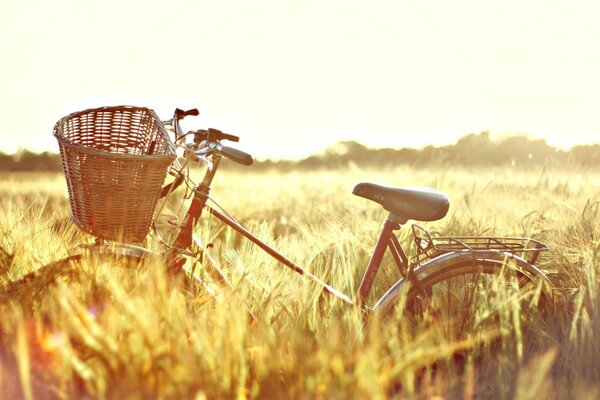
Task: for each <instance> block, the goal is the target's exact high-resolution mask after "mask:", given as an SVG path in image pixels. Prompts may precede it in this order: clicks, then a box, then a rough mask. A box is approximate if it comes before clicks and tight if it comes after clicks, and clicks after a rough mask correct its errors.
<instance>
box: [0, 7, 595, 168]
mask: <svg viewBox="0 0 600 400" xmlns="http://www.w3.org/2000/svg"><path fill="white" fill-rule="evenodd" d="M598 20H600V2H597V1H579V0H571V1H559V0H529V1H522V0H519V1H517V0H498V1H492V0H453V1H445V0H444V1H442V0H438V1H431V0H421V1H418V0H414V1H410V0H394V1H392V0H390V1H387V0H372V1H364V0H362V1H354V0H320V1H313V0H302V1H300V0H295V1H292V0H290V1H282V0H253V1H240V0H238V1H231V0H211V1H204V0H199V1H193V0H187V1H186V0H170V1H168V2H167V1H161V2H158V1H153V0H145V1H138V0H134V1H129V0H117V1H115V0H102V1H99V0H77V1H72V0H53V1H40V0H2V2H1V3H0V52H1V57H0V66H1V71H2V73H1V74H0V119H1V121H2V125H3V129H1V130H0V151H2V152H8V153H12V152H15V151H17V150H19V149H23V148H27V149H30V150H33V151H45V150H51V151H58V147H57V145H56V142H55V140H54V137H53V136H52V127H53V125H54V123H55V122H56V121H57V120H58V119H60V118H61V117H62V116H64V115H67V114H69V113H71V112H73V111H79V110H83V109H86V108H91V107H100V106H110V105H122V104H129V105H137V106H144V107H148V108H152V109H154V110H155V111H156V112H157V113H158V114H159V115H160V116H161V117H164V118H165V119H168V118H169V117H170V116H171V115H172V112H173V110H174V108H175V107H179V108H194V107H197V108H198V109H199V110H200V112H201V115H200V117H196V118H193V119H192V118H189V121H186V123H185V125H184V128H186V129H198V128H206V127H214V128H218V129H221V130H223V131H225V132H228V133H232V134H235V135H238V136H240V137H241V141H240V143H239V144H238V145H236V146H238V147H239V148H241V149H243V150H246V151H248V152H250V153H252V154H254V155H255V156H257V157H258V158H265V157H270V158H301V157H304V156H307V155H309V154H312V153H314V152H316V151H319V150H321V149H323V148H325V147H327V146H329V145H331V144H333V143H335V142H338V141H341V140H356V141H359V142H361V143H364V144H366V145H369V146H373V147H394V148H400V147H422V146H425V145H428V144H433V145H444V144H451V143H455V142H456V141H457V140H458V139H459V138H460V137H461V136H463V135H465V134H467V133H473V132H481V131H490V132H492V134H498V135H503V134H507V133H514V132H517V133H528V134H530V135H532V136H534V137H541V138H544V139H546V140H547V142H548V143H549V144H551V145H554V146H557V147H561V148H568V147H570V146H573V145H576V144H587V143H600V113H599V112H598V110H597V108H598V104H599V100H600V98H599V97H600V51H599V50H600V24H598Z"/></svg>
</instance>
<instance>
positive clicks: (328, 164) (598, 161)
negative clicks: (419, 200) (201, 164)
mask: <svg viewBox="0 0 600 400" xmlns="http://www.w3.org/2000/svg"><path fill="white" fill-rule="evenodd" d="M349 164H356V165H359V166H388V165H402V164H403V165H414V166H424V165H436V166H449V165H462V166H490V165H513V166H533V165H549V164H556V165H562V164H571V165H580V166H587V167H593V166H598V167H600V144H594V145H581V146H575V147H573V148H571V149H570V150H568V151H564V150H559V149H556V148H554V147H552V146H549V145H548V144H547V143H546V141H545V140H543V139H530V138H528V137H526V136H512V137H507V138H504V139H501V140H497V141H495V140H492V139H491V138H490V134H489V132H481V133H475V134H469V135H466V136H463V137H462V138H461V139H460V140H458V142H457V143H456V144H452V145H448V146H441V147H434V146H426V147H425V148H423V149H413V148H402V149H390V148H380V149H374V148H369V147H367V146H365V145H363V144H360V143H358V142H353V141H346V142H339V143H337V144H335V145H333V146H331V147H329V148H327V149H325V150H324V151H323V152H320V153H318V154H314V155H312V156H310V157H307V158H305V159H303V160H300V161H290V160H278V161H274V160H265V161H260V162H256V163H255V166H254V167H255V168H269V169H270V168H277V169H284V170H285V169H297V168H300V169H302V168H306V169H314V168H335V167H342V166H347V165H349ZM222 165H223V166H226V167H233V166H234V164H233V163H231V162H229V163H223V164H222ZM60 170H61V166H60V157H59V155H58V154H55V153H50V152H44V153H39V154H38V153H33V152H30V151H27V150H24V151H21V152H19V153H17V154H13V155H9V154H3V153H0V171H60Z"/></svg>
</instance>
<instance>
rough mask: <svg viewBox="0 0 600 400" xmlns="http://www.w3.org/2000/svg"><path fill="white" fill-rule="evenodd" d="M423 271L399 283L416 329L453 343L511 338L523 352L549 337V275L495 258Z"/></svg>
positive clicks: (401, 298) (406, 311) (399, 294)
mask: <svg viewBox="0 0 600 400" xmlns="http://www.w3.org/2000/svg"><path fill="white" fill-rule="evenodd" d="M419 272H420V273H418V274H417V276H418V278H419V284H411V283H410V282H409V280H406V281H403V282H401V283H400V285H401V286H403V287H401V288H396V295H397V299H398V300H397V302H400V304H401V306H402V307H401V309H402V310H403V314H402V316H403V317H405V318H408V319H409V320H410V321H411V324H412V325H414V326H415V327H417V329H419V330H422V329H430V330H432V331H434V332H437V333H439V334H440V335H441V337H442V338H443V339H444V340H447V341H452V342H454V343H457V342H460V341H466V342H472V343H479V342H482V343H491V342H494V341H496V339H499V338H511V339H510V340H512V342H513V343H514V345H515V348H516V351H517V352H518V353H519V354H523V351H524V346H531V345H533V344H535V343H537V342H538V340H539V339H541V337H542V336H544V331H545V327H546V311H547V309H548V307H549V306H550V304H551V301H550V297H549V293H548V291H547V287H546V282H545V281H544V279H539V278H537V277H532V276H531V275H529V274H528V273H526V272H525V271H523V270H521V269H519V268H518V267H515V266H511V265H508V264H503V263H501V262H499V261H492V260H489V261H486V260H477V261H476V263H475V264H474V263H473V262H469V263H463V264H462V265H453V266H449V267H447V268H443V269H440V270H438V271H435V272H433V273H431V274H428V273H427V271H419ZM396 308H397V309H398V307H396Z"/></svg>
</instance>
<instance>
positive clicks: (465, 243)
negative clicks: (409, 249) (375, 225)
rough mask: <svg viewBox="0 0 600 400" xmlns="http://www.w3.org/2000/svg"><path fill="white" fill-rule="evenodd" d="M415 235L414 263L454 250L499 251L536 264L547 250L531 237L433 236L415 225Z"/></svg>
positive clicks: (546, 247) (413, 226)
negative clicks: (541, 254) (415, 250)
mask: <svg viewBox="0 0 600 400" xmlns="http://www.w3.org/2000/svg"><path fill="white" fill-rule="evenodd" d="M412 230H413V236H414V242H415V246H416V248H417V253H416V255H415V263H417V264H418V263H421V262H422V261H424V260H426V259H428V258H433V257H436V256H438V255H440V254H444V253H448V252H451V251H465V252H473V253H475V252H478V253H481V252H489V251H499V252H505V253H510V254H513V255H516V256H519V257H522V258H524V259H525V260H526V261H527V262H528V263H530V264H532V265H533V264H535V262H536V261H537V259H538V257H539V255H540V253H541V252H542V251H546V250H548V246H546V245H545V244H544V243H542V242H540V241H538V240H535V239H530V238H517V237H495V236H431V234H430V233H429V231H428V230H427V229H425V228H424V227H422V226H420V225H417V224H413V225H412Z"/></svg>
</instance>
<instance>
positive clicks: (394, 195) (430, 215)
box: [352, 182, 450, 223]
mask: <svg viewBox="0 0 600 400" xmlns="http://www.w3.org/2000/svg"><path fill="white" fill-rule="evenodd" d="M352 194H355V195H357V196H360V197H364V198H365V199H369V200H373V201H374V202H376V203H379V204H381V205H382V206H383V208H385V209H386V210H388V211H389V212H391V213H392V214H394V215H396V216H397V217H399V218H400V220H401V223H406V221H407V220H409V219H414V220H416V221H437V220H438V219H442V218H444V216H445V215H446V213H447V212H448V208H449V207H450V200H449V199H448V196H447V195H446V193H444V192H440V191H439V190H435V189H430V188H417V187H390V186H382V185H376V184H374V183H368V182H363V183H359V184H358V185H356V186H354V189H353V190H352Z"/></svg>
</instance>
